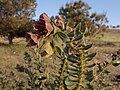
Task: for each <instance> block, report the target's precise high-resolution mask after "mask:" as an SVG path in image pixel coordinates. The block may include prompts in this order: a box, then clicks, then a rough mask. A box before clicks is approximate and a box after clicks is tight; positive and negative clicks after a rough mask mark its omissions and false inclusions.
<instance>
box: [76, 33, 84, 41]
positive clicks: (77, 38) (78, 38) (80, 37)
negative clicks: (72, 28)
mask: <svg viewBox="0 0 120 90" xmlns="http://www.w3.org/2000/svg"><path fill="white" fill-rule="evenodd" d="M82 37H83V35H82V34H79V35H78V36H76V37H75V39H74V41H77V40H80V39H82Z"/></svg>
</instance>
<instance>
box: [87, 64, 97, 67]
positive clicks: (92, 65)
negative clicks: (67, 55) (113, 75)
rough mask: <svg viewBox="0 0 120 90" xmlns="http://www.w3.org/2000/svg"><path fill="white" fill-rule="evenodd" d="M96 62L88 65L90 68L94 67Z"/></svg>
mask: <svg viewBox="0 0 120 90" xmlns="http://www.w3.org/2000/svg"><path fill="white" fill-rule="evenodd" d="M95 65H96V64H95V63H93V64H91V65H88V66H87V67H88V68H92V67H94V66H95Z"/></svg>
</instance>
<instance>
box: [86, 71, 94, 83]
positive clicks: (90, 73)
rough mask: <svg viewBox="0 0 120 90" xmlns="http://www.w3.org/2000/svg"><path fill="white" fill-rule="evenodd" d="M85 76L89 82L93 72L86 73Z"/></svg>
mask: <svg viewBox="0 0 120 90" xmlns="http://www.w3.org/2000/svg"><path fill="white" fill-rule="evenodd" d="M85 75H86V80H87V81H89V82H90V81H92V80H93V70H90V71H87V72H86V74H85Z"/></svg>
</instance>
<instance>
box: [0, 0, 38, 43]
mask: <svg viewBox="0 0 120 90" xmlns="http://www.w3.org/2000/svg"><path fill="white" fill-rule="evenodd" d="M35 8H36V0H0V35H2V36H8V40H9V44H12V39H13V38H14V36H15V34H16V33H17V34H18V33H19V34H20V33H21V32H22V33H21V34H23V32H26V31H28V30H29V29H31V28H32V25H31V24H32V23H33V21H32V17H33V16H34V14H35ZM28 27H29V28H28Z"/></svg>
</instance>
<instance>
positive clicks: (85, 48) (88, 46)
mask: <svg viewBox="0 0 120 90" xmlns="http://www.w3.org/2000/svg"><path fill="white" fill-rule="evenodd" d="M91 47H92V44H89V45H86V46H84V47H83V48H82V50H88V49H90V48H91Z"/></svg>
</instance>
